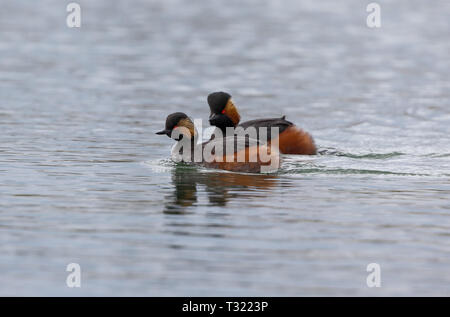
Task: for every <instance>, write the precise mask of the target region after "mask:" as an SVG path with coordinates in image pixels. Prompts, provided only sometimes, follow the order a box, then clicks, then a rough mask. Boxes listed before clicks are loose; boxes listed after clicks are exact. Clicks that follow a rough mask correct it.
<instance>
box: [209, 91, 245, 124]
mask: <svg viewBox="0 0 450 317" xmlns="http://www.w3.org/2000/svg"><path fill="white" fill-rule="evenodd" d="M208 104H209V109H210V110H211V115H210V116H209V123H210V124H211V125H212V126H216V127H218V128H220V129H222V130H223V131H225V129H226V128H227V127H235V126H236V125H237V124H238V123H239V119H240V118H239V114H238V113H237V110H236V108H235V107H234V105H233V103H232V102H231V95H230V94H228V93H226V92H223V91H219V92H213V93H212V94H209V95H208Z"/></svg>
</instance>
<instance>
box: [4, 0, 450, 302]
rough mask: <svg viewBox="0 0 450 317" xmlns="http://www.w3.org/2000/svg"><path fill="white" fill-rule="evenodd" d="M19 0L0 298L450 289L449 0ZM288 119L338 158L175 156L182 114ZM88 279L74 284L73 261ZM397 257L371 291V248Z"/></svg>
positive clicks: (8, 11) (13, 18)
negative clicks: (181, 161) (270, 160)
mask: <svg viewBox="0 0 450 317" xmlns="http://www.w3.org/2000/svg"><path fill="white" fill-rule="evenodd" d="M432 2H433V4H432V5H431V4H429V3H428V2H426V1H418V0H417V1H406V0H401V1H395V3H384V2H383V3H380V4H381V8H382V27H381V28H380V29H370V28H368V27H367V26H366V24H365V21H366V16H367V13H366V11H365V9H366V8H365V6H366V5H367V3H364V2H361V1H356V0H353V1H346V2H345V3H339V4H337V3H336V2H335V1H328V0H327V1H320V2H318V1H313V0H309V1H297V0H296V1H294V0H292V1H284V2H283V4H282V5H281V4H278V1H268V0H267V1H260V0H254V1H253V0H252V1H245V3H244V2H242V1H181V0H169V1H167V0H165V1H143V0H140V1H115V2H111V1H106V0H97V1H95V2H92V1H81V0H80V1H78V3H80V5H81V7H82V26H81V28H79V29H69V28H68V27H67V26H66V24H65V19H66V14H67V13H66V10H65V9H66V8H65V5H66V3H64V1H56V0H44V1H40V4H39V5H37V4H32V3H30V2H28V1H13V0H7V1H3V2H2V10H1V11H0V56H1V58H0V100H1V103H0V127H1V133H0V175H1V177H0V240H1V243H0V295H33V296H34V295H64V296H78V295H87V296H91V295H131V296H141V295H150V296H163V295H184V296H211V295H221V296H231V295H234V296H240V295H245V296H305V295H325V296H336V295H358V296H361V295H363V296H366V295H367V296H381V295H447V296H448V295H450V274H449V267H450V233H449V232H450V207H449V206H450V204H449V198H450V142H449V141H450V140H449V139H450V138H449V135H450V93H449V91H450V74H449V72H448V70H449V69H450V55H449V52H450V42H449V41H448V38H449V32H450V20H449V19H448V12H450V3H449V2H448V1H444V0H442V1H438V0H436V1H432ZM216 90H225V91H228V92H230V93H231V94H232V95H233V98H234V100H235V102H236V104H237V106H238V107H239V109H240V111H241V115H242V117H243V119H244V120H245V119H253V118H256V117H271V116H281V115H287V119H288V120H290V121H293V122H295V123H297V124H298V125H299V126H301V127H302V128H304V129H305V130H307V131H309V132H311V133H312V134H313V136H314V138H315V140H316V143H317V145H318V147H319V150H320V154H319V155H317V156H313V157H302V156H285V157H284V158H283V159H284V162H283V166H282V168H281V169H280V171H278V173H274V174H270V175H246V174H236V173H226V172H219V171H214V170H213V171H211V170H205V169H201V168H193V167H189V166H185V165H177V164H175V163H173V162H171V161H170V160H169V152H170V147H171V145H172V141H171V140H170V139H168V138H166V137H161V136H157V135H155V134H154V132H155V131H158V130H160V129H161V128H162V127H163V124H164V120H165V117H166V116H167V115H168V114H169V113H171V112H175V111H183V112H186V113H188V114H189V115H190V116H192V117H193V118H203V119H206V117H207V115H208V111H209V110H208V108H207V103H206V96H207V94H208V93H210V92H212V91H216ZM71 262H75V263H79V264H80V265H81V269H82V286H81V288H77V289H72V288H68V287H67V286H66V277H67V274H68V272H66V271H65V269H66V266H67V264H69V263H71ZM372 262H374V263H378V264H380V266H381V276H382V287H380V288H368V287H367V285H366V277H367V274H368V273H367V272H366V266H367V265H368V264H369V263H372Z"/></svg>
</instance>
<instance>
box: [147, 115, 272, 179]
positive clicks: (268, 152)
mask: <svg viewBox="0 0 450 317" xmlns="http://www.w3.org/2000/svg"><path fill="white" fill-rule="evenodd" d="M156 134H159V135H164V134H165V135H167V136H168V137H169V138H172V139H174V140H175V141H177V143H176V144H175V146H174V147H173V148H172V153H171V156H172V159H174V160H175V161H183V162H186V163H193V164H197V165H202V166H205V167H208V168H218V169H223V170H228V171H234V172H251V173H259V172H266V171H273V170H274V169H278V168H279V165H280V161H279V153H278V150H277V149H274V148H273V147H271V146H269V145H261V144H259V142H258V141H257V140H255V139H250V138H249V137H241V136H237V135H233V136H227V137H221V138H217V137H216V138H214V139H211V140H209V141H206V142H203V143H199V144H198V143H197V141H198V133H197V130H196V129H195V126H194V123H193V122H192V120H191V119H190V118H189V117H188V116H187V115H186V114H185V113H183V112H175V113H172V114H170V115H168V116H167V119H166V124H165V129H164V130H162V131H159V132H156ZM230 149H231V152H232V153H229V152H230ZM227 150H228V151H227Z"/></svg>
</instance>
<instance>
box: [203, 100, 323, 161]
mask: <svg viewBox="0 0 450 317" xmlns="http://www.w3.org/2000/svg"><path fill="white" fill-rule="evenodd" d="M208 104H209V108H210V110H211V115H210V117H209V123H210V124H211V125H212V126H216V127H217V128H219V129H221V130H222V132H223V133H225V131H226V128H227V127H242V128H243V129H247V128H248V127H254V128H256V129H257V131H259V128H263V127H264V128H267V130H268V132H267V139H268V141H270V139H271V136H270V128H272V127H277V128H279V139H278V144H279V151H280V152H281V153H284V154H303V155H314V154H316V153H317V149H316V146H315V144H314V140H313V138H312V136H311V135H310V134H309V133H307V132H305V131H303V130H302V129H300V128H298V127H297V126H295V125H294V124H293V123H292V122H290V121H287V120H286V119H285V116H283V117H281V118H270V119H256V120H251V121H246V122H243V123H241V124H239V122H240V120H241V116H240V115H239V112H238V110H237V108H236V106H235V105H234V103H233V101H232V100H231V95H230V94H228V93H226V92H221V91H220V92H214V93H212V94H210V95H208ZM258 139H259V132H258Z"/></svg>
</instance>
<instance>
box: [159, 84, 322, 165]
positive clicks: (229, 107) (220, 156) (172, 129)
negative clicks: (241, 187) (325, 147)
mask: <svg viewBox="0 0 450 317" xmlns="http://www.w3.org/2000/svg"><path fill="white" fill-rule="evenodd" d="M208 104H209V108H210V110H211V115H210V117H209V122H210V124H211V125H212V126H215V127H216V128H218V129H219V130H220V131H221V132H222V133H220V134H219V135H222V137H221V138H220V139H219V138H217V137H214V136H213V138H211V140H208V141H206V142H203V143H201V144H197V140H198V135H197V131H196V129H195V127H194V123H193V122H192V120H191V119H190V118H189V117H188V116H187V115H186V114H184V113H182V112H175V113H172V114H170V115H169V116H167V119H166V124H165V129H164V130H162V131H160V132H157V134H160V135H164V134H165V135H167V136H168V137H170V138H173V139H175V140H176V141H177V142H178V143H180V141H183V142H184V144H185V145H186V144H187V145H190V146H188V147H187V148H188V152H190V153H187V154H189V155H188V156H184V157H188V159H187V161H190V162H193V163H195V162H197V163H198V164H199V165H202V166H205V167H210V168H218V169H223V170H229V171H235V172H260V171H262V170H263V168H264V167H268V166H270V167H271V168H272V169H273V168H278V167H279V163H280V161H279V153H283V154H301V155H314V154H316V146H315V144H314V140H313V138H312V137H311V135H310V134H309V133H307V132H305V131H303V130H302V129H300V128H298V127H297V126H295V125H294V124H293V123H292V122H289V121H287V120H286V119H285V117H284V116H283V117H281V118H270V119H256V120H251V121H246V122H243V123H241V124H239V122H240V119H241V117H240V115H239V112H238V110H237V108H236V105H235V104H234V102H233V100H232V99H231V95H229V94H228V93H226V92H214V93H212V94H210V95H209V96H208ZM227 128H242V129H244V130H245V129H248V128H255V129H256V135H254V138H250V137H249V136H248V135H245V136H240V135H238V134H234V135H227V134H226V133H227V132H229V131H227V130H228V129H227ZM272 128H275V129H276V130H277V131H278V134H277V136H276V138H275V137H274V138H273V137H272V134H271V131H273V129H272ZM261 129H264V130H265V131H266V133H264V135H260V131H262V130H261ZM183 139H184V140H183ZM239 142H240V143H241V146H239V145H238V143H239ZM189 143H190V144H189ZM229 144H231V145H232V149H234V150H233V151H232V153H229V148H227V146H228V145H229ZM272 144H274V145H277V146H276V147H275V146H271V145H272ZM215 147H217V148H220V150H219V151H217V148H215ZM189 148H190V149H189ZM205 148H210V149H212V151H210V152H211V153H212V157H210V158H208V159H207V160H205V159H204V158H201V159H200V161H196V160H194V157H195V151H196V150H197V151H198V152H201V153H203V150H205ZM227 149H228V151H227ZM181 151H183V149H182V150H181ZM262 153H265V155H266V156H265V157H264V159H263V158H262ZM180 154H183V153H181V152H180V149H179V147H177V144H176V145H175V146H174V148H173V150H172V157H177V156H179V155H180ZM184 154H186V153H184ZM267 155H268V156H270V159H269V160H268V159H267ZM243 158H245V159H243ZM177 160H180V158H179V157H177ZM185 161H186V160H185Z"/></svg>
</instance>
